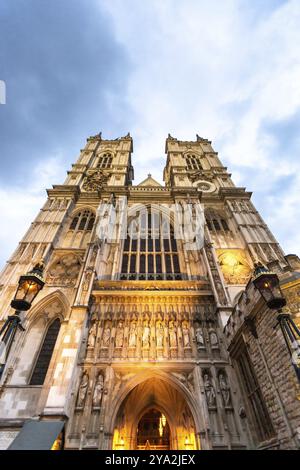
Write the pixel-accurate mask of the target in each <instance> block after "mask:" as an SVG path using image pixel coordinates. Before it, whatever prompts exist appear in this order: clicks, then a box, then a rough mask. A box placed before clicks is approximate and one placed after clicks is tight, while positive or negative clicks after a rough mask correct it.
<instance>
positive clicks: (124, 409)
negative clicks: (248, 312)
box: [0, 134, 300, 450]
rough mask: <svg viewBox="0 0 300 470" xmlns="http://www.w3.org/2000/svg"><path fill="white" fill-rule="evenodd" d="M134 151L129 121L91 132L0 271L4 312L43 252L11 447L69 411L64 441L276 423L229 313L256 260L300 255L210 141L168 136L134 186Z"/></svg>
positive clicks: (144, 445) (131, 444)
mask: <svg viewBox="0 0 300 470" xmlns="http://www.w3.org/2000/svg"><path fill="white" fill-rule="evenodd" d="M132 151H133V144H132V138H131V136H130V135H129V134H128V135H126V136H125V137H121V138H119V139H116V140H105V139H103V138H102V136H101V134H99V135H97V136H94V137H90V138H89V139H88V140H87V144H86V146H85V148H84V149H83V150H81V152H80V156H79V158H78V160H77V163H75V164H74V165H73V166H72V169H71V171H69V172H68V176H67V178H66V180H65V182H64V184H63V185H55V186H53V189H49V190H48V191H47V192H48V199H47V201H46V203H45V205H44V207H43V208H42V209H41V211H40V213H39V215H38V216H37V218H36V219H35V221H34V222H33V223H32V225H31V226H30V228H29V230H28V232H27V233H26V235H25V236H24V237H23V239H22V241H21V242H20V244H19V246H18V248H17V250H16V252H15V253H14V254H13V255H12V257H11V258H10V260H9V261H8V263H7V266H6V267H5V269H4V271H3V273H2V277H1V317H0V318H1V319H2V324H3V322H4V320H5V319H6V317H7V315H8V314H10V313H12V309H11V307H10V301H11V299H12V298H13V296H14V293H15V290H16V288H17V283H18V279H19V277H20V275H21V274H24V273H25V272H27V271H28V270H30V269H31V268H32V266H33V265H34V264H35V263H36V262H38V261H39V260H40V259H41V258H43V260H44V264H45V270H44V277H45V281H46V283H45V287H44V288H43V290H42V291H41V292H40V294H39V295H38V296H37V298H36V299H35V301H34V304H33V306H32V308H31V309H30V310H29V311H28V313H26V314H25V313H24V314H23V320H22V321H23V326H24V328H25V331H18V332H17V334H16V336H15V339H14V343H13V345H12V348H11V351H10V354H9V357H8V361H7V363H6V365H5V369H4V372H3V374H2V378H1V382H0V394H1V400H0V426H1V427H0V445H2V447H3V448H4V447H5V446H6V447H7V446H8V445H9V444H10V442H12V441H13V439H14V438H15V437H16V436H18V435H19V433H21V432H23V430H24V429H25V426H24V422H27V421H26V420H30V419H31V420H33V421H32V423H46V424H47V423H48V424H49V422H52V423H57V422H61V423H62V425H63V426H61V428H62V427H63V430H62V432H61V434H60V436H62V435H63V439H60V441H59V442H58V441H57V442H56V444H55V445H57V446H63V447H64V448H66V449H119V450H122V449H249V448H254V447H257V446H259V445H260V443H261V442H262V441H264V442H265V441H266V440H268V439H271V440H272V439H273V441H274V439H275V437H276V436H277V438H278V435H279V434H280V432H281V431H280V432H279V430H277V428H276V423H275V421H276V419H275V418H276V417H274V416H275V415H274V416H273V415H272V411H271V410H270V409H271V405H270V406H269V404H268V403H267V401H266V396H265V395H264V393H263V385H260V384H259V383H257V387H256V389H255V392H254V393H255V394H256V395H255V400H256V401H255V402H253V397H252V395H251V396H250V392H249V393H247V390H248V391H249V386H248V385H249V384H248V383H247V381H246V382H245V383H243V380H244V379H243V377H242V376H241V373H240V371H239V369H238V366H236V361H235V360H234V358H233V357H231V353H230V351H231V348H230V342H231V341H232V339H233V337H232V331H233V330H232V329H231V330H230V331H229V330H228V328H229V326H228V325H231V324H232V323H231V322H232V318H233V316H234V315H237V309H236V305H237V302H238V301H239V300H240V299H241V294H242V293H243V292H245V288H246V286H247V285H248V281H249V279H250V277H251V272H252V270H253V266H254V262H256V261H258V260H259V261H261V262H263V263H264V264H268V265H271V266H272V267H273V268H274V269H275V268H276V269H277V271H278V272H282V273H286V274H288V276H292V273H294V272H295V271H297V272H298V271H299V264H298V258H297V257H294V258H293V257H290V258H289V257H288V256H284V253H283V251H282V249H281V248H280V246H279V244H278V243H277V241H276V239H275V238H274V236H273V235H272V233H271V232H270V230H269V229H268V227H267V226H266V224H265V223H264V221H263V220H262V218H261V217H260V215H259V213H258V212H257V210H256V209H255V208H254V206H253V204H252V202H251V200H250V199H251V193H249V192H247V191H246V190H245V188H240V187H236V186H235V185H234V184H233V182H232V180H231V175H230V174H229V173H228V171H227V168H226V167H224V166H223V165H222V163H221V162H220V160H219V158H218V154H217V153H216V152H215V151H214V150H213V148H212V146H211V142H210V141H208V140H206V139H203V138H201V137H199V136H197V139H196V141H187V142H186V141H179V140H177V139H175V138H173V137H171V136H170V135H169V136H168V138H167V140H166V154H167V160H166V166H165V169H164V181H165V186H162V185H161V184H159V183H158V182H156V181H155V180H154V179H153V178H152V177H151V175H148V177H147V178H146V179H145V180H144V181H143V182H142V183H140V184H139V185H137V186H134V185H132V180H133V167H132V163H131V153H132ZM197 217H198V220H200V225H197ZM201 217H202V218H201ZM201 220H202V221H203V224H202V225H201ZM186 221H188V224H186V223H185V222H186ZM186 225H188V230H187V227H186ZM202 229H203V233H202V235H201V233H200V232H201V230H202ZM292 262H293V263H294V265H293V266H292V264H291V263H292ZM295 266H296V267H295ZM296 278H297V276H296ZM296 278H295V279H296ZM289 279H291V277H289ZM293 279H294V278H293ZM297 279H298V278H297ZM250 303H251V302H250ZM225 325H226V328H227V330H226V328H225V329H224V327H225ZM234 325H236V321H235V323H234ZM0 326H1V324H0ZM233 342H234V341H233ZM280 346H281V347H283V346H282V344H281V343H280ZM286 364H287V366H286V367H290V365H289V363H288V359H287V363H286ZM253 367H254V368H255V364H254V366H253ZM291 374H292V372H291ZM251 377H254V372H253V375H251ZM245 380H246V379H245ZM253 380H254V379H253ZM291 380H292V381H293V380H294V379H293V378H291ZM293 384H294V385H293V386H294V387H297V384H296V382H295V381H294V382H293ZM247 387H248V388H247ZM251 393H252V392H251ZM251 400H252V401H251ZM255 406H257V408H259V409H257V410H256V409H255V411H254V412H252V411H251V407H255ZM269 408H270V409H269ZM248 409H249V410H250V411H249V412H248V411H247V410H248ZM281 411H282V409H281ZM281 411H280V412H281ZM253 413H254V414H253ZM278 413H279V412H278ZM289 419H290V421H288V422H287V423H286V425H287V427H289V428H290V429H291V428H293V429H294V428H296V427H297V425H298V426H299V424H300V423H299V417H298V418H297V416H296V418H295V420H294V421H292V418H289ZM293 419H294V418H293ZM297 419H298V421H297ZM259 420H261V421H259ZM262 422H263V424H262ZM260 426H262V428H263V431H260V432H261V433H262V437H258V428H259V427H260ZM21 428H22V431H20V429H21ZM276 432H277V434H276ZM293 433H294V431H293ZM293 433H292V434H293ZM293 435H294V434H293ZM274 436H275V437H274ZM55 437H57V436H55ZM278 439H279V438H278ZM278 439H277V440H278ZM50 440H51V439H50ZM273 441H272V442H273ZM278 442H279V444H277V447H278V448H281V447H282V445H281V444H280V442H281V441H280V439H279V440H278ZM282 442H283V441H282ZM284 442H285V443H286V444H285V447H290V448H295V447H297V445H298V444H297V442H296V441H295V439H294V438H292V437H291V438H290V439H286V440H285V441H284Z"/></svg>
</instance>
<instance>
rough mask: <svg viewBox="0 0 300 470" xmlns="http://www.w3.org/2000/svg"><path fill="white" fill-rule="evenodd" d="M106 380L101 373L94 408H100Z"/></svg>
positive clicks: (95, 391) (96, 386) (97, 383)
mask: <svg viewBox="0 0 300 470" xmlns="http://www.w3.org/2000/svg"><path fill="white" fill-rule="evenodd" d="M103 388H104V380H103V375H102V374H101V373H100V374H99V375H98V377H97V381H96V385H95V388H94V393H93V407H94V408H100V406H101V402H102V396H103Z"/></svg>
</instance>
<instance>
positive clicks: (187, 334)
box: [182, 321, 191, 348]
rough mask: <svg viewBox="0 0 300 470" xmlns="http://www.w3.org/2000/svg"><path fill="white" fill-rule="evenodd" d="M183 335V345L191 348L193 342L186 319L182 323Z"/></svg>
mask: <svg viewBox="0 0 300 470" xmlns="http://www.w3.org/2000/svg"><path fill="white" fill-rule="evenodd" d="M182 337H183V347H184V348H189V347H190V346H191V344H190V331H189V327H188V322H187V321H184V322H183V323H182Z"/></svg>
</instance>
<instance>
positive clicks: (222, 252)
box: [217, 249, 251, 284]
mask: <svg viewBox="0 0 300 470" xmlns="http://www.w3.org/2000/svg"><path fill="white" fill-rule="evenodd" d="M217 255H218V261H219V263H220V266H221V269H222V272H223V275H224V278H225V281H226V282H227V283H228V284H245V283H246V282H247V281H248V279H249V276H250V274H251V269H250V265H249V262H248V259H247V255H246V252H245V251H244V250H241V249H217Z"/></svg>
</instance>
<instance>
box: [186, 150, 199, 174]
mask: <svg viewBox="0 0 300 470" xmlns="http://www.w3.org/2000/svg"><path fill="white" fill-rule="evenodd" d="M185 161H186V165H187V169H188V170H202V165H201V163H200V157H198V156H197V155H192V154H188V155H185Z"/></svg>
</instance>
